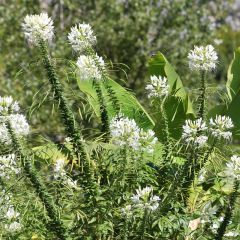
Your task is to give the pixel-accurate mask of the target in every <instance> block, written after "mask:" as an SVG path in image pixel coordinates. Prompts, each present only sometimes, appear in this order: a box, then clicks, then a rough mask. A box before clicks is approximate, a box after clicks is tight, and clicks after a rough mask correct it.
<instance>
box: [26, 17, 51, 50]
mask: <svg viewBox="0 0 240 240" xmlns="http://www.w3.org/2000/svg"><path fill="white" fill-rule="evenodd" d="M22 28H23V32H24V35H25V38H26V39H27V40H28V42H29V43H30V44H33V45H36V44H38V43H39V41H40V40H43V41H48V42H51V41H52V39H53V36H54V27H53V21H52V19H51V18H49V17H48V15H47V13H41V14H39V15H37V14H36V15H27V16H26V17H25V18H24V22H23V24H22Z"/></svg>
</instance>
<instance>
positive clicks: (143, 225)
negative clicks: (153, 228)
mask: <svg viewBox="0 0 240 240" xmlns="http://www.w3.org/2000/svg"><path fill="white" fill-rule="evenodd" d="M147 217H148V210H147V208H145V210H144V214H143V219H142V226H141V232H140V237H141V239H142V240H144V239H145V231H146V222H147Z"/></svg>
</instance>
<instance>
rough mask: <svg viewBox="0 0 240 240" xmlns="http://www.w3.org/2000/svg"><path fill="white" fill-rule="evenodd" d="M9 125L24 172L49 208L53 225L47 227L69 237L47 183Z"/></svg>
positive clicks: (8, 124) (61, 235) (57, 233)
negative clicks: (46, 185) (44, 182)
mask: <svg viewBox="0 0 240 240" xmlns="http://www.w3.org/2000/svg"><path fill="white" fill-rule="evenodd" d="M7 127H8V130H9V133H10V136H11V139H12V145H13V147H14V149H15V151H16V153H17V154H18V155H19V156H20V158H21V160H22V167H23V169H24V172H25V174H26V175H27V177H28V178H29V180H30V181H31V183H32V185H33V187H34V188H35V191H36V193H37V194H38V196H39V198H40V200H41V201H42V203H43V205H44V207H45V208H46V210H47V213H48V216H49V218H50V219H51V226H48V225H47V227H48V228H49V230H51V231H52V232H54V233H55V234H56V236H57V237H58V238H59V239H63V240H64V239H68V238H67V230H66V228H65V227H64V225H63V223H62V221H61V220H60V218H59V213H58V211H57V209H56V207H55V205H54V203H53V199H52V197H51V195H50V194H49V193H48V192H47V189H46V187H45V185H44V184H43V183H42V182H41V179H40V177H39V176H38V174H37V171H36V170H35V168H34V167H33V166H32V165H31V160H30V159H29V157H28V156H27V155H25V154H24V150H23V147H22V145H21V143H20V142H19V140H18V138H17V136H16V135H15V133H14V131H13V129H12V127H11V125H10V123H7Z"/></svg>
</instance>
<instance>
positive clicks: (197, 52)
mask: <svg viewBox="0 0 240 240" xmlns="http://www.w3.org/2000/svg"><path fill="white" fill-rule="evenodd" d="M188 60H189V68H190V69H191V70H197V71H199V70H203V71H210V70H212V69H215V68H216V64H217V60H218V56H217V53H216V52H215V50H214V47H213V46H212V45H207V46H206V47H203V46H200V47H197V46H194V49H193V50H191V51H190V53H189V54H188Z"/></svg>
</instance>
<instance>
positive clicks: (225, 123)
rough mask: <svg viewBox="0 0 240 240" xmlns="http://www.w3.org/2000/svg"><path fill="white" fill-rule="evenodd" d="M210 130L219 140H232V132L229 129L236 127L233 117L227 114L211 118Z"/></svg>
mask: <svg viewBox="0 0 240 240" xmlns="http://www.w3.org/2000/svg"><path fill="white" fill-rule="evenodd" d="M209 125H210V128H209V130H210V132H211V134H212V136H213V137H215V138H217V139H219V140H221V139H222V140H226V141H231V139H232V132H231V131H229V130H230V129H232V128H233V127H234V125H233V122H232V119H231V118H230V117H227V116H220V115H217V116H216V117H215V119H213V118H211V119H210V123H209Z"/></svg>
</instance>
